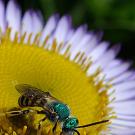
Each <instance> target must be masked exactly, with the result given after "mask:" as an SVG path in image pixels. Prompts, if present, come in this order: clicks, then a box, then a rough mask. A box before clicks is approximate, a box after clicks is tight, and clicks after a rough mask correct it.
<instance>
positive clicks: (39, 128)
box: [38, 116, 47, 130]
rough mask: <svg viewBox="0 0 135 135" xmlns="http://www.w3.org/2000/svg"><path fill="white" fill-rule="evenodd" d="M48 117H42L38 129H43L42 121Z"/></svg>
mask: <svg viewBox="0 0 135 135" xmlns="http://www.w3.org/2000/svg"><path fill="white" fill-rule="evenodd" d="M46 119H47V117H46V116H45V117H44V118H43V119H41V120H40V121H39V125H38V130H40V129H41V125H42V122H44V121H45V120H46Z"/></svg>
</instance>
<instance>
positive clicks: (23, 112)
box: [6, 110, 30, 117]
mask: <svg viewBox="0 0 135 135" xmlns="http://www.w3.org/2000/svg"><path fill="white" fill-rule="evenodd" d="M29 112H30V110H19V111H10V112H6V116H8V117H13V116H17V115H24V114H28V113H29Z"/></svg>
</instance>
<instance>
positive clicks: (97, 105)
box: [0, 29, 110, 135]
mask: <svg viewBox="0 0 135 135" xmlns="http://www.w3.org/2000/svg"><path fill="white" fill-rule="evenodd" d="M8 30H9V29H8ZM8 30H7V33H6V34H5V35H4V36H3V37H1V43H0V93H1V94H0V110H1V113H4V112H6V111H7V110H10V109H12V108H15V107H19V105H18V98H19V96H20V93H19V92H18V91H17V90H16V89H15V85H16V84H20V83H25V84H30V85H33V86H35V87H37V88H40V89H42V90H43V91H49V92H50V93H51V94H52V95H53V96H54V97H56V98H57V99H59V100H61V101H62V102H63V103H66V104H67V105H68V106H69V108H70V110H71V116H75V117H77V118H78V120H79V125H84V124H88V123H92V122H97V121H100V120H103V119H109V112H110V111H109V109H108V107H107V106H108V103H109V101H108V95H107V90H108V87H107V86H108V85H106V84H103V82H102V81H99V82H97V81H96V79H95V78H96V77H97V75H98V72H97V73H93V75H92V76H87V75H86V71H87V69H88V68H89V67H90V63H91V62H90V61H88V59H86V58H84V57H83V56H84V55H83V54H80V53H78V54H77V55H76V57H75V59H74V60H72V61H71V60H70V55H69V54H70V53H69V52H70V51H69V48H67V49H65V53H64V54H63V55H62V54H60V53H59V52H60V50H61V49H62V47H59V48H58V45H57V43H56V41H55V40H54V42H53V44H52V46H51V49H48V48H47V47H46V49H45V48H44V46H43V45H42V46H40V47H39V46H38V39H39V37H38V38H37V37H36V38H35V41H34V43H33V44H30V40H31V39H30V37H31V35H30V36H29V41H28V42H27V43H26V44H25V43H24V41H23V39H24V37H25V36H24V37H21V40H19V41H17V40H18V38H15V40H14V41H11V40H10V38H9V35H10V34H9V33H8ZM46 39H47V38H46ZM44 44H46V40H45V43H44ZM101 88H102V89H104V90H102V91H100V90H101ZM5 121H6V122H4V123H3V119H2V121H1V122H0V127H2V129H3V130H7V131H6V132H7V133H9V129H8V128H9V127H10V126H12V128H13V129H15V130H16V128H14V126H15V125H13V124H12V122H11V121H9V120H8V119H7V118H6V119H5ZM35 121H36V120H35ZM20 122H21V121H19V120H18V123H20ZM4 125H5V126H4ZM26 126H29V125H26ZM26 126H25V125H24V127H22V132H24V130H26ZM46 127H48V128H46ZM52 127H53V123H49V126H48V124H46V122H44V124H43V128H42V131H41V132H43V134H50V135H51V134H52V132H51V130H52V129H51V128H52ZM104 129H106V124H100V125H95V126H92V127H87V128H83V129H79V130H78V131H79V132H80V133H81V135H83V134H90V135H97V134H98V133H100V132H101V131H104ZM19 130H20V129H18V130H16V131H15V132H16V133H17V132H19ZM10 132H11V131H10ZM58 132H59V131H58ZM58 134H59V133H58Z"/></svg>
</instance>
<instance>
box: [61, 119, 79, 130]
mask: <svg viewBox="0 0 135 135" xmlns="http://www.w3.org/2000/svg"><path fill="white" fill-rule="evenodd" d="M78 123H79V122H78V119H77V118H75V117H69V118H67V119H66V120H65V121H64V123H63V127H62V129H63V130H64V131H66V130H67V131H69V130H74V129H75V128H76V127H77V125H78Z"/></svg>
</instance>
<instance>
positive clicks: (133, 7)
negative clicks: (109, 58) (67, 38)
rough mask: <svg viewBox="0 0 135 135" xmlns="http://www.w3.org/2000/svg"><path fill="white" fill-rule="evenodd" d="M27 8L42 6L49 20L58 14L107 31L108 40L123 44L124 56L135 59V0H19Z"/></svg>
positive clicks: (76, 22)
mask: <svg viewBox="0 0 135 135" xmlns="http://www.w3.org/2000/svg"><path fill="white" fill-rule="evenodd" d="M18 1H19V2H20V3H21V5H22V7H23V10H24V11H25V10H26V9H27V8H29V7H32V8H38V9H40V10H41V11H42V13H43V16H44V18H45V20H47V18H48V17H49V16H50V15H52V14H54V13H59V14H60V15H61V16H62V15H65V14H69V15H71V16H72V19H73V24H74V26H76V27H77V26H78V25H81V24H84V23H86V24H88V27H89V29H92V30H103V31H104V39H105V40H109V41H111V42H112V43H119V42H120V43H122V44H123V49H122V52H121V54H120V55H121V56H122V57H124V58H131V59H134V60H135V55H134V51H135V47H134V45H135V42H134V40H135V39H134V38H135V0H83V1H82V0H29V1H28V0H18Z"/></svg>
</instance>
